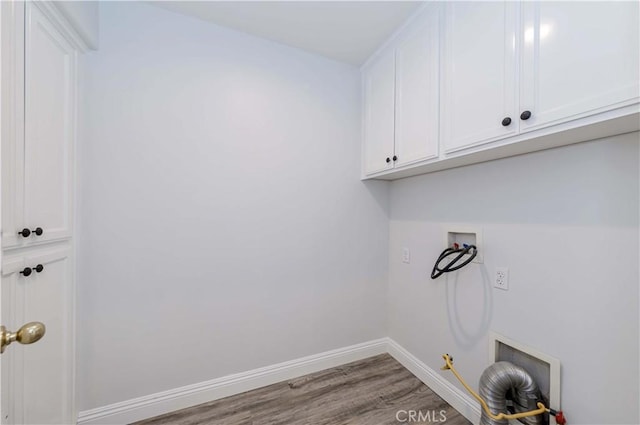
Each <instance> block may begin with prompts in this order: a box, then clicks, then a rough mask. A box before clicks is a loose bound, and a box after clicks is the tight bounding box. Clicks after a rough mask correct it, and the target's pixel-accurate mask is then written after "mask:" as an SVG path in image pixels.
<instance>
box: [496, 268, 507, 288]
mask: <svg viewBox="0 0 640 425" xmlns="http://www.w3.org/2000/svg"><path fill="white" fill-rule="evenodd" d="M493 287H494V288H498V289H502V290H503V291H508V290H509V269H508V268H506V267H496V272H495V274H494V276H493Z"/></svg>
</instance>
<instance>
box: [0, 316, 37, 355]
mask: <svg viewBox="0 0 640 425" xmlns="http://www.w3.org/2000/svg"><path fill="white" fill-rule="evenodd" d="M46 331H47V328H46V327H45V326H44V323H40V322H29V323H27V324H25V325H23V326H22V327H21V328H20V329H18V332H11V331H7V328H5V327H4V326H0V354H2V353H4V349H5V348H7V346H8V345H10V344H11V343H13V342H15V341H18V342H19V343H20V344H33V343H34V342H36V341H39V340H40V338H42V337H43V336H44V334H45V332H46Z"/></svg>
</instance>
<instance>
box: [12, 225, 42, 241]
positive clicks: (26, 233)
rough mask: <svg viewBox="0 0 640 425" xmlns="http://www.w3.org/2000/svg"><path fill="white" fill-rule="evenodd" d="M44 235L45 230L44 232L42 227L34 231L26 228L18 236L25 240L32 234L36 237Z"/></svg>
mask: <svg viewBox="0 0 640 425" xmlns="http://www.w3.org/2000/svg"><path fill="white" fill-rule="evenodd" d="M43 233H44V230H42V227H36V228H35V229H33V230H29V229H27V228H26V227H25V228H24V229H22V230H20V231H19V232H18V234H19V235H22V237H23V238H28V237H29V236H31V234H34V235H36V236H41V235H42V234H43Z"/></svg>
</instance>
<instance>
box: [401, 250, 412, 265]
mask: <svg viewBox="0 0 640 425" xmlns="http://www.w3.org/2000/svg"><path fill="white" fill-rule="evenodd" d="M402 262H403V263H407V264H409V263H411V252H410V251H409V248H402Z"/></svg>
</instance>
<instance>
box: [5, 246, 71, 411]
mask: <svg viewBox="0 0 640 425" xmlns="http://www.w3.org/2000/svg"><path fill="white" fill-rule="evenodd" d="M33 251H37V252H33V253H30V254H24V255H20V256H14V257H7V256H5V257H4V258H3V264H2V289H1V290H2V323H3V324H4V325H5V326H6V327H7V328H8V329H10V330H12V331H15V330H17V329H18V328H20V326H22V325H23V324H25V323H27V322H32V321H38V322H42V323H44V325H45V326H46V333H45V335H44V336H43V337H42V339H41V340H40V341H37V342H35V343H33V344H31V345H21V344H18V343H14V344H11V345H10V346H9V347H7V348H6V351H5V353H4V354H3V355H2V379H3V382H2V398H3V407H4V408H6V409H7V410H6V411H4V410H3V420H4V422H6V423H12V424H13V423H20V424H23V423H24V424H69V423H75V421H74V419H75V418H74V417H73V416H74V414H73V358H74V357H73V356H74V354H73V353H74V345H73V332H74V326H73V321H72V318H73V309H74V306H73V299H74V298H73V294H74V291H73V284H72V282H73V281H72V279H73V267H72V264H71V260H70V259H69V257H68V254H69V250H68V248H66V247H58V248H54V249H38V250H33ZM38 264H40V265H42V267H43V268H42V270H41V271H40V272H37V271H35V270H34V271H32V272H31V274H30V275H29V276H25V275H24V274H21V273H20V271H23V270H24V268H25V267H30V268H31V267H36V266H37V265H38ZM7 415H8V417H7ZM4 422H3V423H4Z"/></svg>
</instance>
